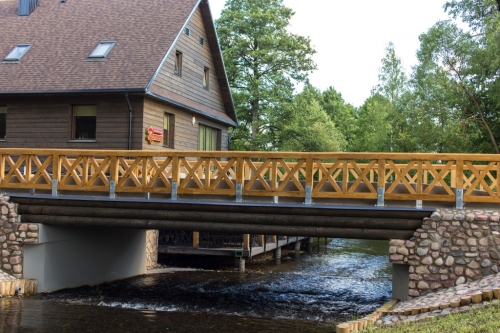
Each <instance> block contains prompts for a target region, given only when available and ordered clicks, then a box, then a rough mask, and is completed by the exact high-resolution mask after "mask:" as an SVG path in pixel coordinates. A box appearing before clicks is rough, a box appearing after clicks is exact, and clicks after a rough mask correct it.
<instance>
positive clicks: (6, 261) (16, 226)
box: [0, 195, 38, 279]
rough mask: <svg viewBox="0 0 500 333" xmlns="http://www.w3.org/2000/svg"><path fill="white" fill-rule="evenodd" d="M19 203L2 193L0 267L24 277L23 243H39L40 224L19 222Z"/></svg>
mask: <svg viewBox="0 0 500 333" xmlns="http://www.w3.org/2000/svg"><path fill="white" fill-rule="evenodd" d="M17 207H18V205H17V204H15V203H13V202H10V198H9V197H8V196H4V195H0V248H1V249H0V250H1V253H0V260H1V266H0V269H1V270H2V271H3V272H5V273H8V274H10V275H12V276H14V277H16V278H18V279H20V278H22V277H23V244H35V243H38V224H29V223H19V221H20V217H19V215H18V214H17Z"/></svg>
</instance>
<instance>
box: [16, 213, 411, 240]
mask: <svg viewBox="0 0 500 333" xmlns="http://www.w3.org/2000/svg"><path fill="white" fill-rule="evenodd" d="M21 219H22V222H28V223H41V224H45V225H55V226H65V227H103V228H131V229H163V230H179V231H210V232H231V233H241V234H261V235H289V236H304V237H329V238H354V239H379V240H388V239H393V238H397V239H409V238H410V237H412V236H413V231H411V230H383V229H356V228H325V227H306V226H268V225H257V224H240V223H232V222H230V221H228V222H227V223H220V222H219V223H216V222H189V221H165V220H147V219H122V218H121V219H118V218H96V217H75V216H53V215H30V214H24V215H22V217H21Z"/></svg>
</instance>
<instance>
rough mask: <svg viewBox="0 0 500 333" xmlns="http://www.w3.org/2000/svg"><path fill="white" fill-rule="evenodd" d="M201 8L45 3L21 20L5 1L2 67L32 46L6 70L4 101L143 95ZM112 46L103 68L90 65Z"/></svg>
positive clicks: (1, 0) (0, 6)
mask: <svg viewBox="0 0 500 333" xmlns="http://www.w3.org/2000/svg"><path fill="white" fill-rule="evenodd" d="M197 3H198V1H197V0H67V2H65V3H62V2H61V0H39V7H37V8H36V9H35V10H34V12H33V13H31V15H30V16H18V15H17V8H18V0H0V27H1V28H0V61H1V60H2V59H3V58H4V57H5V56H6V55H7V54H8V53H9V52H10V51H11V50H12V49H13V48H14V46H15V45H16V44H19V43H31V44H33V46H32V47H31V49H30V50H29V51H28V53H27V54H26V55H25V56H24V57H23V58H22V59H21V61H20V62H19V63H17V64H12V63H9V64H5V63H4V64H0V93H17V92H58V91H61V92H62V91H90V90H99V91H102V90H126V89H131V90H132V89H142V90H143V91H144V89H145V88H146V86H147V84H148V83H149V81H150V80H151V78H152V77H153V75H154V73H155V71H156V69H157V68H158V66H159V65H160V63H161V61H162V59H163V57H164V56H165V54H166V53H167V51H168V50H169V48H170V46H171V45H172V43H173V42H174V41H175V38H176V37H177V35H178V33H179V32H180V31H181V29H182V27H183V25H184V23H185V22H186V21H187V19H188V18H189V16H190V14H191V13H192V11H193V10H194V9H195V6H196V4H197ZM100 40H114V41H116V45H115V47H114V48H113V49H112V50H111V52H110V53H109V55H108V59H107V60H105V61H86V60H87V57H88V56H89V54H90V53H91V52H92V50H93V49H94V48H95V47H96V45H97V43H98V42H99V41H100Z"/></svg>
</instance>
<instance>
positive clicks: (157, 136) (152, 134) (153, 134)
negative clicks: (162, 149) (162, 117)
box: [146, 126, 163, 144]
mask: <svg viewBox="0 0 500 333" xmlns="http://www.w3.org/2000/svg"><path fill="white" fill-rule="evenodd" d="M146 141H147V142H149V144H152V143H153V142H155V141H156V142H163V131H162V130H160V129H157V128H153V127H151V126H149V127H148V128H147V129H146Z"/></svg>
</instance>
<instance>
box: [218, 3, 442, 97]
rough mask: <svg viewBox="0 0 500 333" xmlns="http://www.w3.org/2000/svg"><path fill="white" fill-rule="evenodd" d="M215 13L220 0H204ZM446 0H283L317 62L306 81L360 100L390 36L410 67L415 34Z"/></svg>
mask: <svg viewBox="0 0 500 333" xmlns="http://www.w3.org/2000/svg"><path fill="white" fill-rule="evenodd" d="M209 2H210V7H211V10H212V15H213V16H214V19H217V18H218V17H219V16H220V12H221V11H222V9H223V7H224V3H225V0H209ZM445 2H446V0H419V1H414V0H413V1H410V0H284V4H285V6H287V7H290V8H292V9H293V10H294V11H295V16H294V17H293V19H292V21H291V27H290V30H291V31H292V32H293V33H295V34H299V35H302V36H309V37H310V38H311V41H312V45H313V46H314V48H315V49H316V51H317V53H316V54H315V56H314V60H315V62H316V64H317V65H318V70H316V71H315V72H314V73H313V74H312V75H310V77H309V78H310V81H311V84H312V85H314V86H315V87H317V88H319V89H321V90H325V89H326V88H328V87H330V86H333V87H334V88H335V89H336V90H337V91H338V92H340V93H341V94H342V97H343V98H344V100H345V101H346V102H348V103H351V104H353V105H354V106H361V105H362V104H363V102H364V101H365V99H366V98H368V97H369V96H370V91H371V89H372V87H373V86H375V85H376V84H377V82H378V73H379V68H380V66H381V59H382V58H383V57H384V51H385V48H386V46H387V44H388V43H389V42H391V41H392V42H393V43H394V47H395V50H396V54H397V55H398V56H399V57H400V58H401V60H402V62H403V66H404V68H405V69H406V70H407V72H409V71H410V70H411V67H412V66H413V65H415V64H416V62H417V60H416V56H415V54H416V51H417V49H418V47H419V41H418V36H419V35H420V34H422V33H424V32H427V30H428V29H429V28H430V27H432V26H433V25H434V23H436V22H437V21H439V20H444V19H448V16H447V15H446V13H445V12H444V9H443V5H444V4H445Z"/></svg>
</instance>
